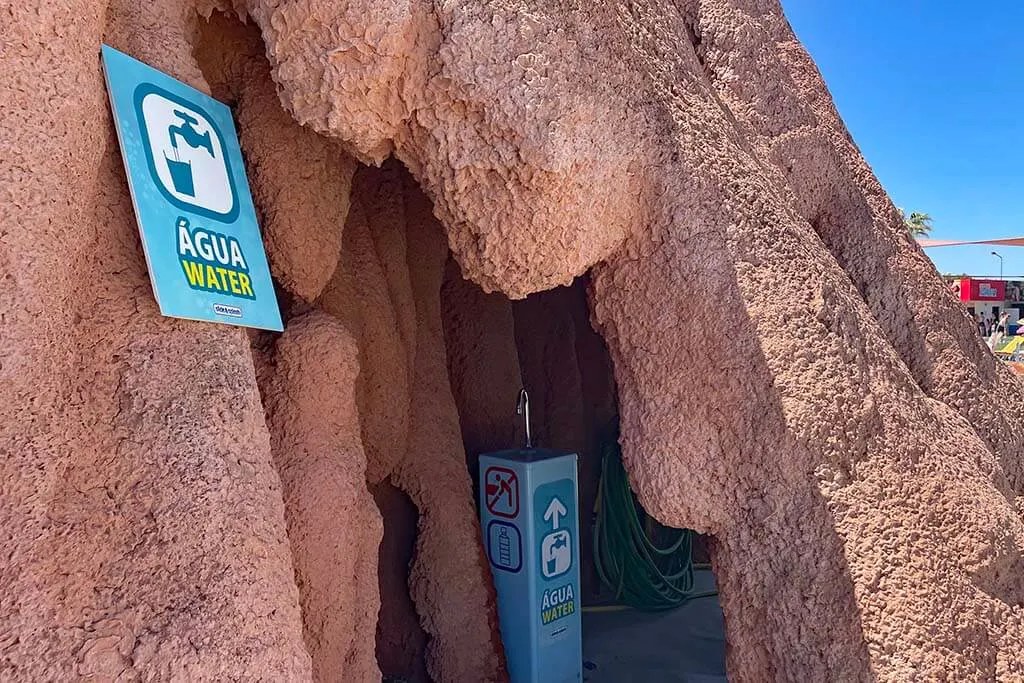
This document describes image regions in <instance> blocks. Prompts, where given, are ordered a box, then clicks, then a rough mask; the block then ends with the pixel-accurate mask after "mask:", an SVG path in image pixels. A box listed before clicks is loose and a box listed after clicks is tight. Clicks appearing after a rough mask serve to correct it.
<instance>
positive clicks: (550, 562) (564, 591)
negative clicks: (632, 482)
mask: <svg viewBox="0 0 1024 683" xmlns="http://www.w3.org/2000/svg"><path fill="white" fill-rule="evenodd" d="M517 411H518V412H519V413H520V414H523V415H524V416H525V421H526V447H525V448H521V449H516V450H508V451H500V452H497V453H487V454H484V455H481V456H480V516H481V527H482V529H483V535H484V546H485V548H486V552H487V559H488V561H489V562H490V564H491V571H492V574H493V575H494V584H495V589H496V590H497V594H498V620H499V624H500V628H501V639H502V643H503V644H504V648H505V657H506V659H507V661H508V670H509V676H510V678H511V682H512V683H578V682H579V681H582V659H583V651H582V648H583V646H582V631H581V623H580V616H581V615H580V564H579V552H580V551H579V527H578V519H579V516H578V512H577V507H578V504H579V501H578V495H577V485H576V454H575V453H565V452H561V451H554V450H548V449H539V448H534V447H533V443H532V438H531V435H530V426H529V425H530V418H529V397H528V396H527V394H526V392H525V391H522V392H520V396H519V406H518V408H517Z"/></svg>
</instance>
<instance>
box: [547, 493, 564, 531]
mask: <svg viewBox="0 0 1024 683" xmlns="http://www.w3.org/2000/svg"><path fill="white" fill-rule="evenodd" d="M568 512H569V511H568V510H566V509H565V506H564V505H562V501H560V500H558V498H557V497H555V498H552V499H551V502H550V503H548V509H547V511H545V512H544V521H545V522H551V528H552V529H557V528H558V518H559V517H561V516H564V515H566V514H568Z"/></svg>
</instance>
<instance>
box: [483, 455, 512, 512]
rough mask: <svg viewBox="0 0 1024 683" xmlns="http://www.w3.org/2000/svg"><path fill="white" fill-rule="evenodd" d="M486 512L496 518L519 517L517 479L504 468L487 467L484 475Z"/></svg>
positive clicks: (510, 471)
mask: <svg viewBox="0 0 1024 683" xmlns="http://www.w3.org/2000/svg"><path fill="white" fill-rule="evenodd" d="M484 483H485V486H484V493H485V494H486V498H487V500H486V503H487V510H488V511H489V512H490V513H491V514H492V515H495V516H497V517H505V518H506V519H514V518H515V517H517V516H518V515H519V477H517V476H516V473H515V472H513V471H512V470H510V469H508V468H505V467H488V468H487V472H486V473H485V474H484Z"/></svg>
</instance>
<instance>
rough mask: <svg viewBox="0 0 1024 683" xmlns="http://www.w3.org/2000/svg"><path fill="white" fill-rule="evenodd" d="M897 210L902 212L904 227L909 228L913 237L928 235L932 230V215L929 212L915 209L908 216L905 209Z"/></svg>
mask: <svg viewBox="0 0 1024 683" xmlns="http://www.w3.org/2000/svg"><path fill="white" fill-rule="evenodd" d="M897 210H898V211H899V212H900V218H902V219H903V227H905V228H906V229H907V232H909V233H910V235H911V237H927V236H928V233H930V232H931V231H932V217H931V216H929V215H928V214H926V213H919V212H917V211H914V212H913V213H911V214H910V217H909V218H908V217H907V214H906V212H905V211H903V209H897Z"/></svg>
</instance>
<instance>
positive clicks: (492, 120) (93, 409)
mask: <svg viewBox="0 0 1024 683" xmlns="http://www.w3.org/2000/svg"><path fill="white" fill-rule="evenodd" d="M216 4H218V3H211V2H207V1H206V0H203V1H201V2H199V3H198V6H197V5H196V4H194V3H192V2H190V1H189V0H157V1H156V2H152V3H144V4H143V5H138V4H137V3H127V2H121V1H119V0H115V1H112V2H102V1H101V0H47V1H45V2H43V1H42V0H35V1H30V2H21V3H9V4H8V5H6V6H5V7H4V8H3V9H2V16H3V17H4V20H3V21H2V22H0V45H2V47H3V51H4V52H3V59H4V67H5V68H4V69H2V70H0V114H2V120H3V123H4V125H3V126H0V150H2V151H3V155H2V157H0V272H2V277H0V320H2V327H0V451H2V456H3V457H2V458H0V487H2V489H0V490H2V499H0V530H2V531H0V547H2V550H3V553H2V557H3V558H4V561H3V562H2V563H0V585H2V586H3V589H2V590H0V678H3V679H4V680H44V679H58V680H69V679H76V678H82V679H87V680H89V679H91V680H117V679H121V680H132V679H136V678H146V679H171V678H178V679H189V680H252V679H258V678H265V679H268V680H309V679H311V678H313V677H316V678H317V679H320V680H338V679H341V680H374V679H375V677H376V676H378V675H379V673H380V672H379V671H378V670H377V664H376V663H375V662H374V659H373V657H371V656H370V653H371V651H372V650H373V647H374V633H373V629H371V628H369V624H370V623H371V622H372V621H373V619H374V612H375V609H376V608H377V606H378V604H379V601H380V596H379V594H378V595H375V594H374V585H375V582H374V581H373V578H372V574H373V572H374V569H375V568H374V565H375V563H376V561H377V558H378V555H377V554H376V553H374V552H372V549H373V548H374V547H375V546H376V545H378V544H379V542H380V538H381V533H382V523H381V512H380V510H382V509H385V514H388V513H387V511H386V508H388V506H382V507H378V506H375V505H374V503H373V499H372V498H371V497H370V495H369V493H368V491H367V488H366V484H367V483H369V484H372V485H380V484H382V483H383V482H389V484H388V485H393V486H396V487H398V488H399V489H401V490H402V491H404V492H405V493H406V495H408V497H409V499H410V500H411V501H412V503H413V504H414V505H415V507H416V508H417V511H418V533H417V539H416V548H415V553H414V557H413V561H412V567H411V569H410V572H409V594H410V596H411V599H412V601H413V604H414V605H415V610H416V612H417V617H418V619H419V623H420V626H421V628H422V631H423V633H424V634H426V636H427V641H426V645H425V647H426V655H425V657H426V664H427V669H428V671H429V673H430V675H431V676H433V677H434V678H435V679H436V680H442V681H458V682H460V683H461V682H462V681H469V680H474V681H475V680H496V679H498V678H499V677H500V676H501V660H500V655H499V650H498V647H497V642H496V639H495V631H494V621H493V606H492V599H493V596H491V595H490V594H489V588H488V587H489V580H488V577H487V573H486V571H487V570H486V567H485V564H484V562H483V561H482V558H481V557H480V549H479V545H478V543H477V542H476V538H477V534H478V530H477V528H476V522H475V521H474V519H475V517H474V513H473V509H472V506H471V495H470V491H469V483H468V482H469V478H468V474H467V472H466V468H465V459H464V458H465V453H464V451H463V446H462V440H461V437H460V426H459V420H458V418H459V416H458V415H457V413H456V409H455V405H456V404H455V401H454V400H453V396H452V391H451V389H450V388H449V386H450V383H449V379H448V372H447V369H446V359H445V348H444V335H443V331H442V326H441V320H442V312H441V308H440V301H439V297H438V295H437V294H438V291H439V290H440V289H441V287H442V282H443V275H444V268H445V262H446V258H447V252H446V245H445V242H446V241H447V246H448V247H450V248H451V250H452V252H453V255H454V257H455V259H456V260H457V261H458V263H459V265H460V267H461V270H462V273H463V274H465V275H466V276H467V277H469V278H471V279H473V280H474V281H476V282H477V283H479V284H480V285H482V286H483V287H484V288H485V289H489V290H499V291H502V292H504V293H506V294H508V295H510V296H513V297H521V296H524V295H526V294H528V293H531V292H535V291H538V290H541V289H547V288H550V287H552V286H555V285H559V284H566V283H568V282H570V281H571V280H572V279H573V278H574V277H576V276H578V275H580V274H582V273H583V272H584V271H586V270H587V269H591V284H590V289H589V305H590V309H591V318H592V321H593V322H594V323H595V325H596V326H597V328H598V330H599V331H600V333H601V334H602V336H603V337H604V339H605V341H606V342H607V344H608V347H609V350H610V352H611V357H612V360H613V364H614V370H615V380H616V385H617V393H618V398H619V404H620V413H621V428H622V436H621V440H622V445H623V450H624V455H625V459H626V463H627V468H628V470H629V472H630V476H631V479H632V482H633V484H634V487H635V488H636V490H637V491H638V493H639V495H640V497H641V498H642V500H643V502H644V504H645V506H646V507H647V508H648V509H649V510H650V511H651V512H652V513H654V514H655V515H657V516H658V517H659V518H660V519H661V520H662V521H663V522H665V523H668V524H674V525H680V526H689V527H692V528H695V529H697V530H699V531H702V532H706V533H710V534H713V536H714V541H713V558H714V562H715V569H716V573H717V575H718V578H719V582H720V585H721V589H722V605H723V609H724V610H725V615H726V627H727V637H728V641H729V652H728V668H729V672H730V676H731V678H733V679H735V680H740V681H761V680H800V681H804V680H870V679H876V678H877V679H882V680H892V681H906V680H935V679H942V678H948V679H951V680H963V681H991V680H1014V679H1017V678H1021V677H1024V664H1022V661H1021V658H1020V656H1019V653H1020V651H1021V649H1022V646H1024V613H1022V609H1024V608H1022V601H1024V579H1022V576H1024V574H1022V572H1021V569H1022V565H1024V562H1022V560H1021V549H1022V547H1024V521H1022V516H1021V515H1022V514H1024V508H1022V505H1021V497H1020V493H1021V486H1022V483H1021V482H1022V479H1021V474H1022V473H1021V468H1020V458H1021V455H1022V441H1024V427H1022V426H1021V421H1020V419H1019V416H1020V415H1021V411H1022V410H1024V389H1022V387H1021V385H1020V383H1019V382H1017V381H1016V380H1014V379H1013V378H1011V377H1010V375H1009V374H1008V372H1007V371H1006V370H1005V369H1004V368H1003V367H1002V366H1000V365H999V364H998V363H996V362H995V360H994V359H993V358H992V356H991V354H989V353H988V352H987V351H986V350H985V349H984V347H983V346H982V344H981V342H980V340H978V339H977V338H976V336H975V334H974V333H973V330H972V328H971V324H970V322H969V321H968V320H967V318H966V316H965V315H964V313H963V311H962V309H960V308H959V305H958V304H957V303H956V302H955V301H954V299H953V297H952V295H951V294H950V293H949V292H947V291H946V290H945V288H944V286H943V285H942V282H941V280H940V278H939V276H938V275H937V273H936V272H935V271H934V269H933V268H932V267H931V266H930V264H929V263H928V262H927V259H926V258H925V256H924V255H923V254H922V253H921V251H920V249H918V248H917V247H916V245H915V244H914V243H913V242H912V241H911V240H910V239H909V238H908V237H907V236H906V235H905V234H904V232H903V230H902V227H901V225H900V222H899V220H898V217H897V215H896V213H895V211H894V209H893V207H892V204H891V202H890V201H889V200H888V198H887V197H886V196H885V194H884V192H883V191H882V190H881V188H880V187H879V186H878V183H877V181H876V180H875V179H874V177H873V176H872V174H871V172H870V169H869V168H868V167H867V166H866V164H865V163H864V161H863V159H862V158H861V157H860V155H859V153H858V151H857V150H856V147H855V146H854V145H853V143H852V142H851V141H850V140H849V136H848V134H847V132H846V130H845V129H844V127H843V125H842V123H841V121H840V120H839V118H838V115H837V114H836V112H835V110H834V108H833V106H832V103H831V100H830V98H829V95H828V92H827V90H826V89H825V87H824V84H823V83H822V81H821V78H820V75H819V74H818V73H817V71H816V69H815V68H814V66H813V64H812V63H811V62H810V60H809V58H808V57H807V55H806V53H805V52H804V51H803V49H802V48H801V47H800V45H799V44H798V43H797V42H796V40H795V39H794V37H793V35H792V32H791V30H790V28H789V26H788V25H787V23H786V22H785V19H784V17H783V15H782V11H781V8H780V7H779V5H778V2H777V0H676V1H675V2H671V3H669V2H658V1H655V0H636V1H634V2H629V3H619V4H612V3H570V2H564V1H561V0H544V1H541V2H536V1H535V2H529V3H527V2H523V1H520V0H512V1H510V2H506V3H501V4H484V3H476V4H474V3H469V4H466V3H462V4H451V3H438V2H431V1H429V0H403V1H401V2H398V1H392V0H382V1H380V2H375V3H361V2H352V3H347V4H340V3H333V2H328V1H326V0H278V1H275V2H269V1H265V0H234V1H233V2H231V3H227V2H224V3H223V4H222V5H221V6H217V7H214V5H216ZM215 10H218V11H215ZM221 11H223V13H222V12H221ZM242 19H244V20H245V22H246V23H245V25H244V26H243V24H242V21H241V20H242ZM103 41H106V42H109V43H110V44H112V45H113V46H114V47H117V48H118V49H121V50H123V51H125V52H128V53H129V54H132V55H133V56H135V57H137V58H139V59H142V60H144V61H146V62H148V63H150V64H152V65H153V66H155V67H157V68H159V69H162V70H164V71H166V72H168V73H170V74H172V75H174V76H175V77H177V78H179V79H182V80H184V81H186V82H188V83H191V84H193V85H195V86H196V87H198V88H200V89H204V90H207V91H211V90H212V91H213V92H215V94H217V95H218V96H219V97H221V98H222V99H225V100H226V101H229V102H231V103H232V104H233V105H234V106H235V111H236V115H237V117H238V123H239V129H240V134H241V137H242V143H243V147H244V148H245V152H246V158H247V163H248V164H249V173H250V181H251V183H252V185H253V190H254V194H255V196H256V199H257V203H258V205H259V211H260V213H261V216H262V224H263V228H264V232H265V240H266V243H267V246H268V252H269V256H270V259H271V265H272V269H273V272H274V275H275V278H276V279H277V281H278V283H280V285H281V298H282V301H284V302H285V304H286V309H287V311H288V329H287V331H286V333H285V334H284V335H282V336H281V337H280V338H278V339H274V338H266V337H264V336H259V335H257V336H256V337H255V338H254V339H250V337H249V335H247V334H246V333H245V332H244V331H242V330H238V329H234V328H229V327H221V326H214V325H202V324H197V323H190V322H185V321H174V320H169V319H164V318H161V317H160V316H159V315H158V313H157V310H156V306H155V303H154V302H153V298H152V294H151V292H150V289H149V284H148V282H147V278H146V274H145V271H144V260H143V258H142V255H141V252H140V249H139V245H138V240H137V237H136V230H135V225H134V218H133V216H132V214H131V206H130V202H129V201H128V196H127V188H126V185H125V182H124V178H123V171H122V169H121V167H120V160H119V159H118V152H117V146H116V141H115V139H114V135H113V127H112V123H111V120H110V116H109V113H108V109H107V104H106V94H105V92H104V89H103V85H102V77H101V71H100V66H99V59H98V52H99V45H100V43H101V42H103ZM299 124H301V126H300V125H299ZM392 155H393V156H394V157H396V158H397V159H398V160H400V161H401V162H402V163H403V164H404V165H405V166H406V167H407V168H408V169H409V172H410V173H411V175H410V174H409V173H406V172H405V171H403V170H402V169H401V168H400V167H399V166H398V165H397V164H396V163H394V162H388V163H387V164H385V166H384V167H383V168H382V169H372V168H369V167H364V168H360V169H359V170H356V169H357V165H356V160H358V161H360V162H363V163H364V164H371V165H372V164H378V163H381V162H383V161H384V160H385V159H386V158H387V157H388V156H392ZM434 216H436V217H437V220H435V218H434ZM467 363H468V364H467V367H468V366H471V365H472V363H473V361H472V359H468V361H467ZM504 372H506V373H510V372H512V370H511V368H510V367H507V368H505V369H504ZM328 383H329V385H330V386H328V385H327V384H328ZM453 384H457V382H455V383H453ZM459 391H460V390H459V388H458V387H456V393H458V392H459ZM383 528H385V529H386V528H387V520H386V519H385V520H384V523H383ZM357 548H358V552H357V551H356V549H357ZM345 551H349V552H345ZM326 566H331V567H334V566H340V567H342V571H340V572H337V573H333V572H325V570H324V567H326ZM453 579H457V580H453ZM376 585H379V584H376Z"/></svg>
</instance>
